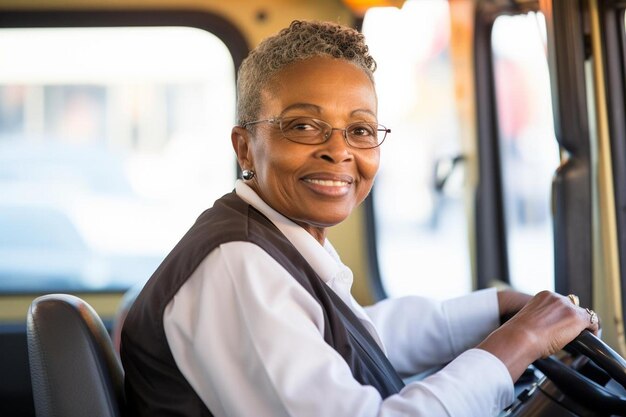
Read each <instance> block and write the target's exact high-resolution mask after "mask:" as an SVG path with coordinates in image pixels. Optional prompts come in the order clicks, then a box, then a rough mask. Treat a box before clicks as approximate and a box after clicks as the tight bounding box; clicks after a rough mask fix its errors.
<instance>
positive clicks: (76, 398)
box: [27, 294, 124, 417]
mask: <svg viewBox="0 0 626 417" xmlns="http://www.w3.org/2000/svg"><path fill="white" fill-rule="evenodd" d="M27 338H28V355H29V363H30V372H31V379H32V385H33V395H34V399H35V410H36V414H37V417H79V416H81V417H84V416H93V417H121V416H123V414H124V413H123V412H122V411H123V408H124V372H123V370H122V366H121V364H120V361H119V359H118V358H117V356H116V355H115V353H114V350H113V345H112V344H111V339H110V337H109V334H108V333H107V331H106V329H105V327H104V324H103V323H102V320H101V319H100V317H99V316H98V314H97V313H96V312H95V310H94V309H93V308H92V307H91V306H90V305H89V304H87V303H86V302H84V301H83V300H81V299H80V298H78V297H75V296H72V295H67V294H51V295H45V296H42V297H39V298H37V299H35V300H34V301H33V302H32V304H31V306H30V309H29V311H28V318H27Z"/></svg>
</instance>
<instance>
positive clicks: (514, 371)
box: [478, 291, 599, 381]
mask: <svg viewBox="0 0 626 417" xmlns="http://www.w3.org/2000/svg"><path fill="white" fill-rule="evenodd" d="M598 328H599V327H598V322H597V320H596V322H595V323H592V322H591V315H590V314H589V313H588V312H587V310H586V309H584V308H581V307H577V306H575V305H574V304H573V303H572V302H571V301H570V300H569V299H568V298H567V297H563V296H561V295H558V294H555V293H552V292H549V291H542V292H540V293H538V294H537V295H535V296H534V297H532V298H531V299H530V301H529V302H528V303H526V305H525V306H524V307H523V308H522V309H521V310H520V311H519V312H518V313H517V314H515V315H514V316H513V317H512V318H511V319H510V320H509V321H507V322H506V323H505V324H503V325H502V326H500V328H498V329H497V330H496V331H494V332H493V333H491V334H490V335H489V336H488V337H487V338H486V339H485V340H484V341H483V342H482V343H481V344H480V345H478V347H479V348H481V349H485V350H487V351H488V352H491V353H492V354H494V355H495V356H496V357H498V358H499V359H500V360H502V362H503V363H504V365H505V366H506V367H507V368H508V370H509V372H510V374H511V377H512V378H513V380H514V381H515V380H517V378H519V376H520V375H521V374H522V372H524V370H525V369H526V368H527V367H528V365H530V364H531V363H532V362H534V361H535V360H536V359H539V358H544V357H547V356H550V355H552V354H554V353H556V352H558V351H559V350H561V349H562V348H563V347H564V346H565V345H566V344H568V343H569V342H571V341H572V340H573V339H574V338H575V337H576V336H578V335H579V334H580V332H582V331H583V330H585V329H589V330H590V331H592V332H593V333H594V334H597V333H598Z"/></svg>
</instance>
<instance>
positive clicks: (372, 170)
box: [359, 150, 380, 181]
mask: <svg viewBox="0 0 626 417" xmlns="http://www.w3.org/2000/svg"><path fill="white" fill-rule="evenodd" d="M359 162H360V163H359V170H360V171H361V175H362V176H363V179H364V180H366V181H373V180H374V177H376V174H377V173H378V167H379V165H380V151H378V150H376V151H375V152H372V154H371V155H365V156H364V157H363V158H361V159H360V161H359Z"/></svg>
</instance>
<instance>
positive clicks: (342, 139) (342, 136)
mask: <svg viewBox="0 0 626 417" xmlns="http://www.w3.org/2000/svg"><path fill="white" fill-rule="evenodd" d="M317 153H318V156H319V157H320V158H322V159H324V160H327V161H329V162H334V163H338V162H343V161H349V160H351V159H352V158H353V155H352V148H351V147H350V145H348V141H347V140H346V130H345V129H340V128H337V127H334V128H332V130H331V131H330V132H329V133H328V134H327V138H326V142H324V143H322V144H321V145H320V146H319V148H318V152H317Z"/></svg>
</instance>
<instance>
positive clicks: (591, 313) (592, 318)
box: [585, 308, 598, 324]
mask: <svg viewBox="0 0 626 417" xmlns="http://www.w3.org/2000/svg"><path fill="white" fill-rule="evenodd" d="M585 310H587V313H589V322H590V323H591V324H596V323H597V322H598V315H597V314H596V312H595V311H593V310H591V309H589V308H586V309H585Z"/></svg>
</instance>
